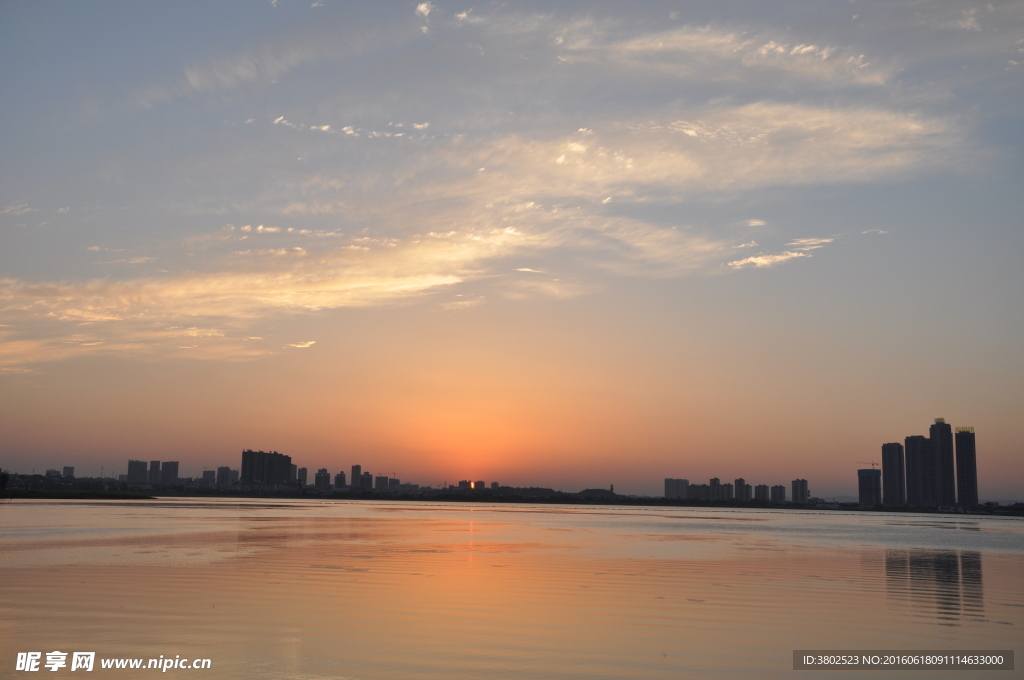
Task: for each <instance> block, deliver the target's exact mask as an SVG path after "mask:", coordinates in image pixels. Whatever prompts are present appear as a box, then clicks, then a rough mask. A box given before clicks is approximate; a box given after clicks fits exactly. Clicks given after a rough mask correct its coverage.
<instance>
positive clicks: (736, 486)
mask: <svg viewBox="0 0 1024 680" xmlns="http://www.w3.org/2000/svg"><path fill="white" fill-rule="evenodd" d="M733 494H734V498H735V499H736V501H737V502H738V503H749V502H750V485H749V484H747V480H745V479H743V478H742V477H737V478H736V481H735V482H734V483H733Z"/></svg>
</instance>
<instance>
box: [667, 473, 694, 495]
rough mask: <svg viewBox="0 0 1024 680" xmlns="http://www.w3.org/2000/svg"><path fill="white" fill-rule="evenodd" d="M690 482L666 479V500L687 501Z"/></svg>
mask: <svg viewBox="0 0 1024 680" xmlns="http://www.w3.org/2000/svg"><path fill="white" fill-rule="evenodd" d="M689 487H690V482H689V480H687V479H673V478H672V477H666V478H665V498H673V499H684V500H685V499H686V498H687V497H688V496H689V493H688V491H689Z"/></svg>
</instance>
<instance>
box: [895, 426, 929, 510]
mask: <svg viewBox="0 0 1024 680" xmlns="http://www.w3.org/2000/svg"><path fill="white" fill-rule="evenodd" d="M903 442H904V445H905V447H906V462H907V468H906V469H907V505H910V506H913V507H918V508H920V507H927V506H929V505H935V455H934V451H933V450H932V443H931V440H929V439H928V437H925V436H923V435H919V434H915V435H912V436H910V437H907V438H906V439H904V440H903Z"/></svg>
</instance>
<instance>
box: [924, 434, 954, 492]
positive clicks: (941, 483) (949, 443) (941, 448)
mask: <svg viewBox="0 0 1024 680" xmlns="http://www.w3.org/2000/svg"><path fill="white" fill-rule="evenodd" d="M928 438H929V439H931V440H932V450H933V451H934V452H935V504H936V505H938V506H940V507H944V508H945V507H952V506H954V505H956V479H955V469H954V463H953V428H951V427H950V426H949V423H947V422H946V421H945V420H944V419H942V418H936V419H935V422H934V423H933V424H932V426H931V427H930V428H929V429H928Z"/></svg>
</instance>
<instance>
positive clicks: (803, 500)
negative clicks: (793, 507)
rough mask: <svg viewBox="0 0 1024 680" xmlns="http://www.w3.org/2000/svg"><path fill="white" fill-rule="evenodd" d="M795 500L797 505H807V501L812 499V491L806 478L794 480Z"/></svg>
mask: <svg viewBox="0 0 1024 680" xmlns="http://www.w3.org/2000/svg"><path fill="white" fill-rule="evenodd" d="M792 486H793V502H794V503H796V504H797V505H807V501H809V500H810V499H811V492H810V490H809V489H808V488H807V480H806V479H794V480H793V485H792Z"/></svg>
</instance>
